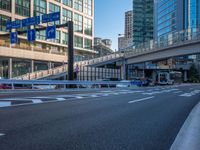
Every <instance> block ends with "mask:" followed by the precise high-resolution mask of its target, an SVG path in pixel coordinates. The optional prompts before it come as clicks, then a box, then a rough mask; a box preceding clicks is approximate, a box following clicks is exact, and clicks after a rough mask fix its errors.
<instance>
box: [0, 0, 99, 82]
mask: <svg viewBox="0 0 200 150" xmlns="http://www.w3.org/2000/svg"><path fill="white" fill-rule="evenodd" d="M52 12H60V15H61V17H60V18H61V19H60V20H59V21H56V24H64V23H66V22H67V21H69V20H73V21H74V47H75V60H81V59H82V58H86V59H87V58H88V57H92V56H93V55H94V54H95V53H96V52H95V51H94V50H92V47H93V43H94V26H93V25H94V0H0V34H3V33H6V32H7V31H6V22H7V21H9V20H12V21H14V20H22V19H24V18H29V17H34V16H39V15H40V16H41V15H43V14H48V13H52ZM50 24H53V23H49V25H50ZM46 25H47V24H41V26H46ZM26 29H27V28H23V29H19V30H26ZM45 36H46V35H45V31H39V32H37V34H36V41H35V42H34V43H28V42H27V37H26V34H24V35H19V40H18V44H16V45H10V38H9V37H5V38H2V37H0V77H1V78H2V77H3V78H12V77H15V76H19V75H22V74H25V73H28V72H33V71H36V70H46V69H48V68H51V67H56V66H59V65H62V64H63V63H66V62H67V48H68V45H67V44H68V29H67V28H59V29H57V31H56V39H54V40H46V38H45Z"/></svg>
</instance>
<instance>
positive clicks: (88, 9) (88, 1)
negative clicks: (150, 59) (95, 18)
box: [84, 0, 92, 16]
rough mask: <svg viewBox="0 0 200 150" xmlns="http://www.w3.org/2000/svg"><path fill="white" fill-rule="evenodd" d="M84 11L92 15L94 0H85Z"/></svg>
mask: <svg viewBox="0 0 200 150" xmlns="http://www.w3.org/2000/svg"><path fill="white" fill-rule="evenodd" d="M84 13H85V14H87V15H90V16H92V0H85V1H84Z"/></svg>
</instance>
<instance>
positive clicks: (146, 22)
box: [133, 0, 154, 47]
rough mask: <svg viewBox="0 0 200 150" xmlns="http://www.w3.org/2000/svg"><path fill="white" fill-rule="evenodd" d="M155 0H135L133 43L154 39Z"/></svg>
mask: <svg viewBox="0 0 200 150" xmlns="http://www.w3.org/2000/svg"><path fill="white" fill-rule="evenodd" d="M153 6H154V0H133V45H134V46H136V47H137V46H138V45H139V44H141V43H144V42H148V41H150V40H152V39H153Z"/></svg>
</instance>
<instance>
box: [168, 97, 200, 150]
mask: <svg viewBox="0 0 200 150" xmlns="http://www.w3.org/2000/svg"><path fill="white" fill-rule="evenodd" d="M199 99H200V98H199ZM170 150H200V103H199V104H197V105H196V106H195V107H194V109H193V110H192V112H191V113H190V115H189V117H188V118H187V119H186V121H185V123H184V125H183V126H182V128H181V130H180V131H179V133H178V135H177V137H176V139H175V141H174V143H173V144H172V146H171V149H170Z"/></svg>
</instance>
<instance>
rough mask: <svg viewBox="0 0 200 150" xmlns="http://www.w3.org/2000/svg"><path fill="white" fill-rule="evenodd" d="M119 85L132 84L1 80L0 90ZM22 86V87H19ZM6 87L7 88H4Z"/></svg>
mask: <svg viewBox="0 0 200 150" xmlns="http://www.w3.org/2000/svg"><path fill="white" fill-rule="evenodd" d="M117 84H123V85H129V84H130V83H128V82H127V83H126V82H120V81H67V80H62V81H56V80H0V89H10V90H16V89H32V90H33V89H39V88H37V86H38V87H41V89H42V86H44V87H45V86H46V88H47V87H49V88H50V87H55V88H53V89H66V88H67V87H70V86H71V87H73V88H101V87H108V88H110V87H116V85H117ZM19 85H20V87H19ZM3 87H5V88H3Z"/></svg>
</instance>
